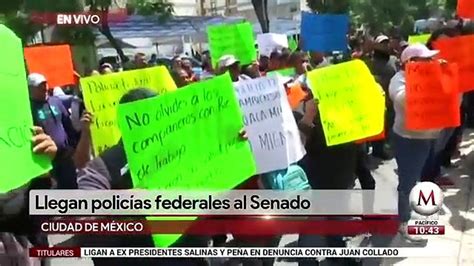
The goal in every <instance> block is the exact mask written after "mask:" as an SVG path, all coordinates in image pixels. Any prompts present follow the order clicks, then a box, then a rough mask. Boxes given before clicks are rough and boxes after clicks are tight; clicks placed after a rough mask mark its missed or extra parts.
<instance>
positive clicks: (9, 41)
mask: <svg viewBox="0 0 474 266" xmlns="http://www.w3.org/2000/svg"><path fill="white" fill-rule="evenodd" d="M0 47H1V49H0V54H1V55H0V57H1V58H2V60H0V91H1V93H0V102H1V103H2V104H0V169H2V171H1V174H0V193H4V192H7V191H10V190H12V189H15V188H17V187H20V186H22V185H24V184H25V183H27V182H28V181H30V180H31V179H33V178H35V177H37V176H39V175H41V174H44V173H46V172H48V171H49V170H50V169H51V162H50V160H49V159H48V158H47V157H45V156H43V155H41V156H40V155H36V154H33V152H32V149H33V147H32V143H31V138H32V131H31V129H32V127H33V118H32V115H31V107H30V100H29V95H28V85H27V82H26V71H25V63H24V59H23V47H22V45H21V40H20V39H19V38H18V37H17V36H16V35H15V34H14V33H13V32H12V31H11V30H10V29H8V28H7V27H5V26H4V25H0Z"/></svg>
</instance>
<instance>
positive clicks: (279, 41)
mask: <svg viewBox="0 0 474 266" xmlns="http://www.w3.org/2000/svg"><path fill="white" fill-rule="evenodd" d="M257 43H258V50H259V52H260V55H264V56H268V57H270V54H271V53H272V52H273V51H274V50H275V49H278V50H281V49H282V48H288V39H287V37H286V35H285V34H276V33H263V34H259V35H257Z"/></svg>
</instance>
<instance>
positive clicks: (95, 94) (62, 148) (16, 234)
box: [0, 13, 474, 266]
mask: <svg viewBox="0 0 474 266" xmlns="http://www.w3.org/2000/svg"><path fill="white" fill-rule="evenodd" d="M305 16H307V18H306V19H305ZM335 19H339V18H335ZM315 21H317V15H315V14H310V13H306V14H303V22H302V25H303V26H302V28H304V23H317V22H315ZM334 23H340V22H334ZM342 23H346V24H347V27H349V26H348V25H349V21H348V20H346V21H344V20H343V21H342ZM226 27H228V28H226ZM224 31H226V32H227V34H229V35H225V34H222V35H221V36H220V37H216V36H218V35H219V34H221V33H222V32H224ZM216 32H217V33H216ZM235 32H236V33H235ZM247 32H249V34H250V37H249V36H248V35H247V36H244V35H245V34H246V33H247ZM231 34H234V35H235V36H233V37H232V38H234V39H235V40H236V42H235V43H233V42H231V41H228V42H227V41H226V40H224V39H225V38H230V37H229V36H230V35H231ZM239 34H240V35H239ZM317 34H318V33H317V32H316V30H315V32H309V33H303V32H302V34H301V35H300V36H299V41H298V43H297V46H296V47H295V46H293V47H289V45H288V43H285V42H283V44H282V43H281V42H279V41H275V38H274V36H273V35H272V34H263V35H266V36H263V37H261V36H259V38H256V39H257V40H255V39H254V37H253V35H254V33H253V31H252V29H251V28H250V25H248V24H246V23H241V24H237V25H231V26H229V25H218V26H213V27H212V28H211V27H210V28H209V29H208V35H209V43H210V49H209V51H203V52H202V53H200V55H199V57H200V59H201V62H202V72H201V73H199V74H197V73H194V71H193V68H192V65H191V62H189V60H187V59H182V58H181V57H179V56H175V57H174V58H173V59H172V65H171V67H170V68H169V69H168V68H166V67H164V66H157V64H156V62H155V60H156V58H155V59H153V58H152V59H151V60H150V61H148V62H147V59H146V56H145V54H143V53H137V54H136V55H135V57H134V59H133V60H132V61H130V62H127V63H126V64H124V66H123V67H124V70H123V71H119V70H118V69H115V68H114V67H113V66H112V65H111V64H109V63H102V64H100V65H99V66H97V69H96V70H91V71H90V73H88V75H86V76H83V77H80V76H79V75H78V74H77V73H75V72H74V71H73V72H72V75H71V78H70V79H69V80H70V83H68V84H67V83H64V82H62V81H58V80H51V79H50V78H49V75H48V73H44V72H41V64H40V65H39V66H38V65H36V66H35V64H34V63H31V62H29V55H31V54H33V53H38V51H33V50H34V49H39V48H38V47H31V48H29V47H26V48H24V49H25V50H24V51H23V47H21V43H20V41H19V40H18V39H16V36H14V34H13V33H12V32H11V31H10V30H9V29H8V28H6V27H4V26H3V25H0V40H2V43H0V48H1V51H0V52H1V53H2V55H4V58H6V60H4V62H2V63H0V81H1V82H0V84H2V86H9V87H11V88H3V89H4V90H6V89H8V90H9V91H11V95H10V96H8V97H9V98H8V99H7V98H4V102H8V101H11V104H10V105H8V106H11V109H8V108H4V109H2V112H3V113H2V114H0V117H1V119H2V120H1V122H0V123H1V127H0V130H1V131H0V147H1V148H0V151H1V155H0V159H1V160H2V161H3V162H2V163H4V164H3V165H2V166H4V167H8V164H11V167H17V168H18V170H17V169H12V171H9V168H7V169H6V170H4V171H3V174H2V177H1V179H2V180H0V185H1V186H0V189H1V190H0V193H1V194H0V195H1V196H0V231H1V233H0V236H1V238H0V243H2V245H1V246H2V249H0V252H4V253H6V254H7V255H8V256H4V255H0V265H48V263H49V262H48V261H47V260H43V261H39V260H37V259H34V258H28V256H27V253H28V252H27V250H28V249H27V248H28V247H32V246H48V239H47V236H46V235H44V234H42V233H40V231H39V229H38V224H39V222H40V221H42V220H44V219H55V218H56V217H37V216H30V215H29V214H28V208H29V207H28V202H29V201H28V195H29V191H30V190H32V189H82V190H111V189H133V188H145V189H147V188H150V189H166V188H170V187H172V185H170V184H171V181H169V179H172V176H171V175H181V174H182V175H183V179H186V176H190V175H192V174H193V173H195V174H196V175H199V174H201V175H207V174H208V173H207V172H206V173H204V172H205V171H203V170H202V169H200V168H208V169H211V170H212V171H214V170H213V169H215V172H214V173H211V174H209V175H210V177H209V178H211V179H209V180H210V181H209V180H208V181H207V182H209V183H212V184H209V185H208V187H206V185H203V184H202V183H201V184H200V185H196V184H197V182H194V183H193V182H191V181H189V182H188V183H186V182H187V181H183V183H185V184H184V185H183V186H181V187H180V186H176V188H193V186H199V187H195V188H209V189H212V188H220V189H274V190H305V189H315V190H320V189H321V190H331V189H339V190H345V189H353V188H354V187H355V186H356V184H357V183H358V185H357V186H359V185H360V188H361V189H364V190H376V189H377V184H376V182H375V179H374V177H373V175H372V173H371V170H370V167H369V159H370V157H372V159H374V158H375V159H376V160H380V161H384V160H391V159H392V158H394V159H395V160H396V163H397V166H398V169H397V174H398V220H399V222H400V227H399V230H398V233H399V234H400V235H401V236H402V237H403V238H404V239H405V240H406V241H408V242H417V241H422V240H423V239H422V238H420V237H416V236H413V235H409V234H408V233H407V222H408V221H409V220H410V206H409V194H410V191H411V189H412V188H413V187H414V186H415V184H416V183H417V182H420V181H430V182H434V183H436V184H438V185H439V186H440V187H449V186H452V185H454V184H453V182H452V180H450V178H449V177H447V176H444V175H443V173H442V169H443V168H452V167H456V165H455V164H453V163H452V161H453V159H455V158H458V157H459V156H460V154H459V150H458V149H459V144H460V142H461V139H462V136H463V129H465V128H466V127H472V124H470V121H474V120H473V119H474V116H473V115H474V113H473V111H474V109H473V108H474V102H473V99H474V98H473V97H472V95H471V93H470V91H472V90H473V89H474V79H472V74H473V71H474V70H473V66H472V64H473V63H472V59H466V58H467V57H468V56H469V57H471V58H472V52H473V51H474V46H473V44H474V35H472V34H474V33H473V32H472V29H471V28H469V27H468V26H465V25H464V24H463V23H462V22H460V23H458V25H451V26H447V25H444V26H440V27H439V28H438V29H436V30H435V31H433V32H432V33H431V35H430V36H429V39H428V40H427V41H426V43H419V42H417V43H408V41H407V40H404V38H403V37H401V36H390V35H388V34H387V35H386V34H383V33H380V34H379V35H377V36H374V37H367V36H361V35H357V36H356V35H351V34H347V32H332V33H331V34H333V35H327V36H329V37H328V38H331V41H327V42H326V41H321V39H320V38H321V37H320V36H317ZM324 36H326V35H324ZM341 36H342V37H341ZM341 39H342V41H339V40H341ZM4 44H5V45H4ZM237 44H238V46H239V47H235V46H236V45H237ZM328 45H329V46H333V47H327V46H328ZM65 47H66V49H68V48H67V45H66V46H65ZM62 48H64V47H62ZM62 48H61V49H62ZM29 49H30V50H29ZM58 49H59V48H58ZM331 50H334V51H335V50H337V51H344V53H343V54H342V56H334V54H332V53H331ZM466 51H467V53H469V52H471V54H466ZM39 52H40V51H39ZM463 53H464V54H463ZM15 56H16V57H15ZM24 58H25V63H26V66H25V67H23V63H22V62H23V59H24ZM7 59H8V60H7ZM12 60H17V61H18V66H19V67H15V68H16V69H13V67H12V66H11V62H12ZM52 60H55V59H52ZM61 67H63V66H61ZM64 67H70V66H64ZM71 67H72V63H71ZM24 69H27V70H26V72H25V70H24ZM33 69H37V70H33ZM23 74H25V75H24V76H23ZM127 75H128V76H127ZM261 84H266V85H261ZM66 87H67V88H68V89H67V90H66ZM71 88H72V89H71ZM280 89H281V91H282V92H283V93H281V94H280V93H279V92H280ZM22 90H23V91H22ZM13 91H15V92H13ZM206 91H208V92H210V94H212V97H217V99H225V100H226V101H227V103H226V104H222V105H220V102H219V103H215V102H214V100H209V101H208V102H207V103H203V102H199V101H198V100H196V101H197V103H196V102H195V103H193V101H194V100H193V99H194V98H193V97H195V96H196V97H197V95H201V94H202V95H206ZM271 93H273V94H271ZM26 95H28V97H26ZM269 95H278V97H277V100H276V102H277V105H276V106H277V108H276V109H271V108H272V105H265V101H269V102H270V100H269V99H270V98H271V97H269ZM22 96H25V97H26V98H25V97H22ZM199 97H201V96H199ZM203 97H204V96H203ZM13 98H15V99H14V100H11V99H13ZM175 99H178V100H180V99H181V100H182V102H184V107H182V108H181V107H180V109H179V110H181V111H182V112H181V113H179V112H178V111H176V110H173V111H170V110H171V109H166V108H167V107H169V106H171V105H172V102H173V101H175ZM201 100H202V99H201ZM272 101H273V103H272V104H274V102H275V100H274V99H272ZM193 104H195V105H193ZM206 104H208V105H209V106H211V107H209V110H211V111H209V112H210V113H212V114H211V115H206V114H202V113H201V111H202V110H201V111H199V110H200V109H199V108H201V107H202V108H205V105H206ZM167 105H168V106H167ZM259 105H262V106H263V107H262V108H261V110H262V111H258V110H260V109H258V106H259ZM195 106H197V107H195ZM203 106H204V107H203ZM198 107H199V108H198ZM20 108H21V109H23V110H20ZM159 108H162V109H161V113H160V111H159V110H160V109H159ZM252 108H253V109H252ZM269 108H270V111H268V109H269ZM155 109H156V110H158V111H157V112H156V117H158V115H160V118H163V119H158V118H157V119H156V121H154V122H152V123H151V126H149V127H146V126H143V125H142V126H135V125H132V124H131V123H130V122H129V121H130V117H132V116H133V114H134V113H135V114H136V113H138V114H146V113H147V112H149V113H150V114H153V116H154V115H155V113H153V112H154V111H153V110H155ZM8 110H11V111H8ZM13 110H18V111H17V112H16V111H15V112H14V111H13ZM204 110H205V109H204ZM216 110H217V111H216ZM255 110H257V111H255ZM219 112H220V113H219ZM252 112H253V113H252ZM13 113H15V114H16V115H12V114H13ZM212 115H215V116H216V118H209V117H210V116H212ZM185 116H186V117H185ZM242 116H243V119H242ZM7 117H8V119H7ZM20 120H21V121H20ZM208 120H209V121H208ZM211 120H212V121H211ZM265 120H266V121H265ZM206 123H207V124H206ZM12 128H14V129H12ZM137 129H138V130H137ZM293 129H294V131H293ZM15 130H16V131H15ZM180 130H182V131H183V132H184V131H185V130H187V131H186V132H188V133H186V134H185V133H179V131H180ZM265 130H267V131H268V132H265ZM272 130H274V131H275V132H277V133H276V135H275V134H273V135H272V133H271V131H272ZM12 131H15V133H11V132H12ZM30 132H32V138H31V139H30V138H29V135H30V134H31V133H30ZM194 132H195V134H194V135H193V133H194ZM295 132H296V133H295ZM12 134H15V136H13V137H12ZM269 134H270V135H269ZM150 136H157V137H156V138H154V137H150ZM186 137H187V138H192V139H184V138H186ZM152 138H153V140H150V139H152ZM158 138H159V141H160V142H161V145H158V144H157V143H155V142H158V140H157V139H158ZM25 139H26V140H28V141H30V142H31V143H32V146H30V145H29V143H27V144H25V143H24V142H25ZM145 140H146V141H145ZM22 141H23V143H20V144H18V142H22ZM181 145H182V147H183V148H182V150H181V151H182V152H183V153H191V154H190V155H186V156H190V157H193V158H195V166H193V167H194V168H193V167H188V168H186V167H185V166H184V161H182V162H180V161H179V159H177V161H173V159H170V160H169V161H166V162H165V161H162V162H160V166H161V168H163V170H162V169H161V168H160V167H158V168H156V169H151V170H150V171H149V172H148V171H146V172H140V171H139V169H140V168H141V166H142V163H144V162H146V161H147V160H149V161H150V160H154V157H153V154H151V155H149V154H146V155H145V151H148V152H149V153H156V154H160V156H162V155H163V156H165V154H172V153H174V152H177V150H176V149H177V148H178V147H180V146H181ZM205 146H209V147H211V148H214V147H220V149H221V152H222V153H223V154H227V153H228V155H226V156H224V157H222V156H221V157H218V156H217V157H212V156H207V154H206V153H205V152H207V151H200V149H201V148H202V149H204V150H205V148H204V147H205ZM222 146H225V147H224V148H222ZM257 146H259V147H257ZM193 147H194V150H193ZM15 151H18V152H15ZM285 151H286V153H285ZM13 153H15V154H13ZM249 154H250V155H251V156H249ZM20 155H21V156H23V157H24V159H22V158H20ZM150 156H151V157H150ZM170 156H171V155H170ZM173 156H174V155H173ZM253 156H254V157H253ZM152 157H153V158H152ZM204 157H205V158H204ZM10 158H11V159H10ZM18 158H19V159H18ZM169 158H171V157H169ZM173 158H174V160H176V158H175V157H173ZM9 159H10V160H9ZM12 160H18V162H12ZM33 164H34V165H36V166H35V167H33V166H31V167H30V166H29V165H33ZM276 165H278V166H281V165H286V166H285V167H278V166H276ZM196 167H197V168H196ZM22 168H24V169H23V170H21V169H22ZM27 168H28V169H27ZM181 168H183V169H181ZM184 168H186V169H184ZM224 168H225V169H224ZM165 169H166V171H165ZM197 169H200V170H197ZM166 173H169V175H170V177H165V178H164V177H163V175H164V174H166ZM16 174H18V177H17V176H15V175H16ZM223 174H227V175H229V176H223ZM140 175H141V176H140ZM230 176H231V177H230ZM158 179H161V181H157V180H158ZM219 179H221V180H222V179H225V180H223V181H218V180H219ZM214 181H215V185H213V184H214ZM319 218H320V217H319ZM222 219H225V217H223V218H222ZM358 219H384V217H378V216H362V217H360V218H358ZM280 237H281V236H268V237H249V236H238V235H235V236H233V237H232V238H233V241H232V245H234V246H237V247H249V246H262V247H267V246H278V242H279V239H280ZM344 237H345V236H336V235H335V236H332V235H331V236H324V237H323V238H324V239H325V241H326V246H329V247H345V246H346V243H345V238H344ZM229 240H230V239H229V237H228V236H227V235H216V236H209V237H204V236H194V235H186V234H183V235H182V236H181V237H179V239H174V240H173V241H170V242H169V243H167V244H166V245H165V246H171V247H208V246H213V247H224V246H226V245H229V243H230V242H229ZM156 243H157V241H156V239H155V238H152V237H151V236H149V235H130V236H128V235H127V236H112V235H110V236H109V235H108V236H104V237H98V236H88V235H76V236H74V237H72V238H71V239H68V240H66V241H65V242H63V243H60V244H58V245H59V246H84V247H94V246H97V247H124V246H126V247H152V246H155V245H156ZM298 245H299V246H301V247H311V246H313V245H314V244H313V243H312V242H311V238H307V237H306V236H305V235H300V236H299V241H298ZM313 259H314V258H313ZM333 261H334V263H335V265H358V264H357V263H358V262H357V261H356V260H355V259H348V258H344V259H333ZM258 263H260V264H248V265H273V263H274V260H268V259H262V260H259V261H258ZM299 263H300V265H318V261H316V260H310V259H308V260H304V261H301V262H299ZM208 264H209V260H206V259H191V258H189V259H173V260H171V259H163V258H161V259H160V258H157V259H141V258H134V259H130V258H127V259H115V258H114V259H101V258H98V259H94V265H97V266H99V265H208ZM244 265H247V264H245V261H244Z"/></svg>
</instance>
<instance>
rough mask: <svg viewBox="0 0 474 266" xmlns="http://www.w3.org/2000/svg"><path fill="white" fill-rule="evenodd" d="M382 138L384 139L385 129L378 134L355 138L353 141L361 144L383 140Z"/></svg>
mask: <svg viewBox="0 0 474 266" xmlns="http://www.w3.org/2000/svg"><path fill="white" fill-rule="evenodd" d="M383 139H385V130H384V131H382V133H380V134H378V135H375V136H372V137H368V138H365V139H360V140H356V142H355V143H356V144H362V143H365V142H372V141H379V140H383Z"/></svg>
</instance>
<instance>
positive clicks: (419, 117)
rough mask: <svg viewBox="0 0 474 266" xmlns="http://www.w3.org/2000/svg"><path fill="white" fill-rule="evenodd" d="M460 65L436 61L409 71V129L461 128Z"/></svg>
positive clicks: (407, 107) (407, 90) (407, 70)
mask: <svg viewBox="0 0 474 266" xmlns="http://www.w3.org/2000/svg"><path fill="white" fill-rule="evenodd" d="M458 84H459V81H458V66H457V65H456V64H443V65H442V64H440V63H439V62H437V61H434V62H417V63H409V64H408V65H407V68H406V103H405V107H406V124H405V126H406V128H407V129H408V130H430V129H442V128H446V127H457V126H459V125H460V123H461V121H460V117H461V115H460V108H459V107H460V102H459V101H460V99H459V96H460V93H459V90H458Z"/></svg>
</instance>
